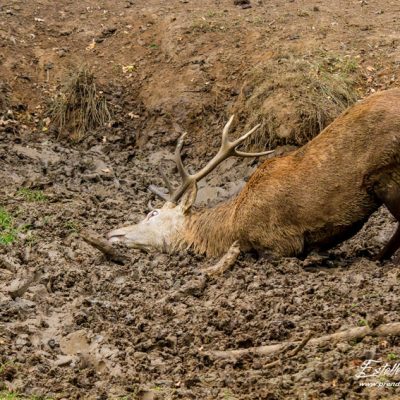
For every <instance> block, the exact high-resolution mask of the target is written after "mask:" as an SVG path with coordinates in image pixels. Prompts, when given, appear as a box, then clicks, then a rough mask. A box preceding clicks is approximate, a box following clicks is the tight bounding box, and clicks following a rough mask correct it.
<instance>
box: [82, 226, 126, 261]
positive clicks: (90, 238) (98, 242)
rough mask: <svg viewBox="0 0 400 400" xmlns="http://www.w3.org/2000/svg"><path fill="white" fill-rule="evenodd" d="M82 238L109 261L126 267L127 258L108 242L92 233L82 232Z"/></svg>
mask: <svg viewBox="0 0 400 400" xmlns="http://www.w3.org/2000/svg"><path fill="white" fill-rule="evenodd" d="M80 237H81V238H82V239H83V240H84V241H85V242H86V243H88V244H90V245H91V246H93V247H94V248H96V249H97V250H99V251H101V252H102V253H103V254H104V255H105V256H106V257H107V258H108V259H109V260H111V261H114V262H116V263H117V264H121V265H124V264H125V263H126V261H127V258H126V257H125V256H124V255H122V254H121V253H120V252H119V251H118V250H117V249H115V248H114V247H113V246H112V245H111V244H110V243H109V242H107V240H105V239H103V238H102V237H100V236H98V235H97V234H96V233H94V232H92V231H82V232H81V233H80Z"/></svg>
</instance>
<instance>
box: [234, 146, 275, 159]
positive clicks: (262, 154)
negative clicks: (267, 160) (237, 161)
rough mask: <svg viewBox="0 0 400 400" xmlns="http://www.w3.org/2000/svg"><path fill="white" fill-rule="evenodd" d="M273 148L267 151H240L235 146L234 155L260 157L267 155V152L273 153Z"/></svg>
mask: <svg viewBox="0 0 400 400" xmlns="http://www.w3.org/2000/svg"><path fill="white" fill-rule="evenodd" d="M274 151H275V150H267V151H260V152H259V153H247V152H245V151H240V150H237V149H236V148H235V156H238V157H261V156H267V155H268V154H271V153H273V152H274Z"/></svg>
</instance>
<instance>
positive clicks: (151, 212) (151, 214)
mask: <svg viewBox="0 0 400 400" xmlns="http://www.w3.org/2000/svg"><path fill="white" fill-rule="evenodd" d="M156 215H158V211H157V210H153V211H150V212H149V213H148V214H147V218H148V219H150V218H153V217H155V216H156Z"/></svg>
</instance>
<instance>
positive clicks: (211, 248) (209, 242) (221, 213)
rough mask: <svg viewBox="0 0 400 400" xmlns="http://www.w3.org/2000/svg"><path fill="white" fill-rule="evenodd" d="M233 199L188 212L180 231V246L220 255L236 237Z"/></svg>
mask: <svg viewBox="0 0 400 400" xmlns="http://www.w3.org/2000/svg"><path fill="white" fill-rule="evenodd" d="M235 210H236V207H235V204H234V202H233V201H230V202H226V203H222V204H220V205H218V206H216V207H214V208H209V209H204V210H200V211H197V212H195V213H193V214H190V215H189V216H188V217H187V220H186V221H185V226H184V228H183V231H182V232H181V238H180V239H181V240H180V247H181V248H193V250H194V251H195V252H196V253H200V254H204V253H206V254H207V255H208V256H221V255H222V254H224V253H225V252H226V251H227V250H228V249H229V247H230V246H231V245H232V243H233V242H234V241H235V240H236V239H238V237H237V236H238V233H237V232H236V224H235V221H234V219H235V218H234V215H235Z"/></svg>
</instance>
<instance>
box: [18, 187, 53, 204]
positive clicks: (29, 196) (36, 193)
mask: <svg viewBox="0 0 400 400" xmlns="http://www.w3.org/2000/svg"><path fill="white" fill-rule="evenodd" d="M17 195H18V196H21V197H23V198H24V200H26V201H29V202H40V201H46V200H47V197H46V195H45V194H44V193H43V191H41V190H33V189H28V188H21V189H19V190H18V192H17Z"/></svg>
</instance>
